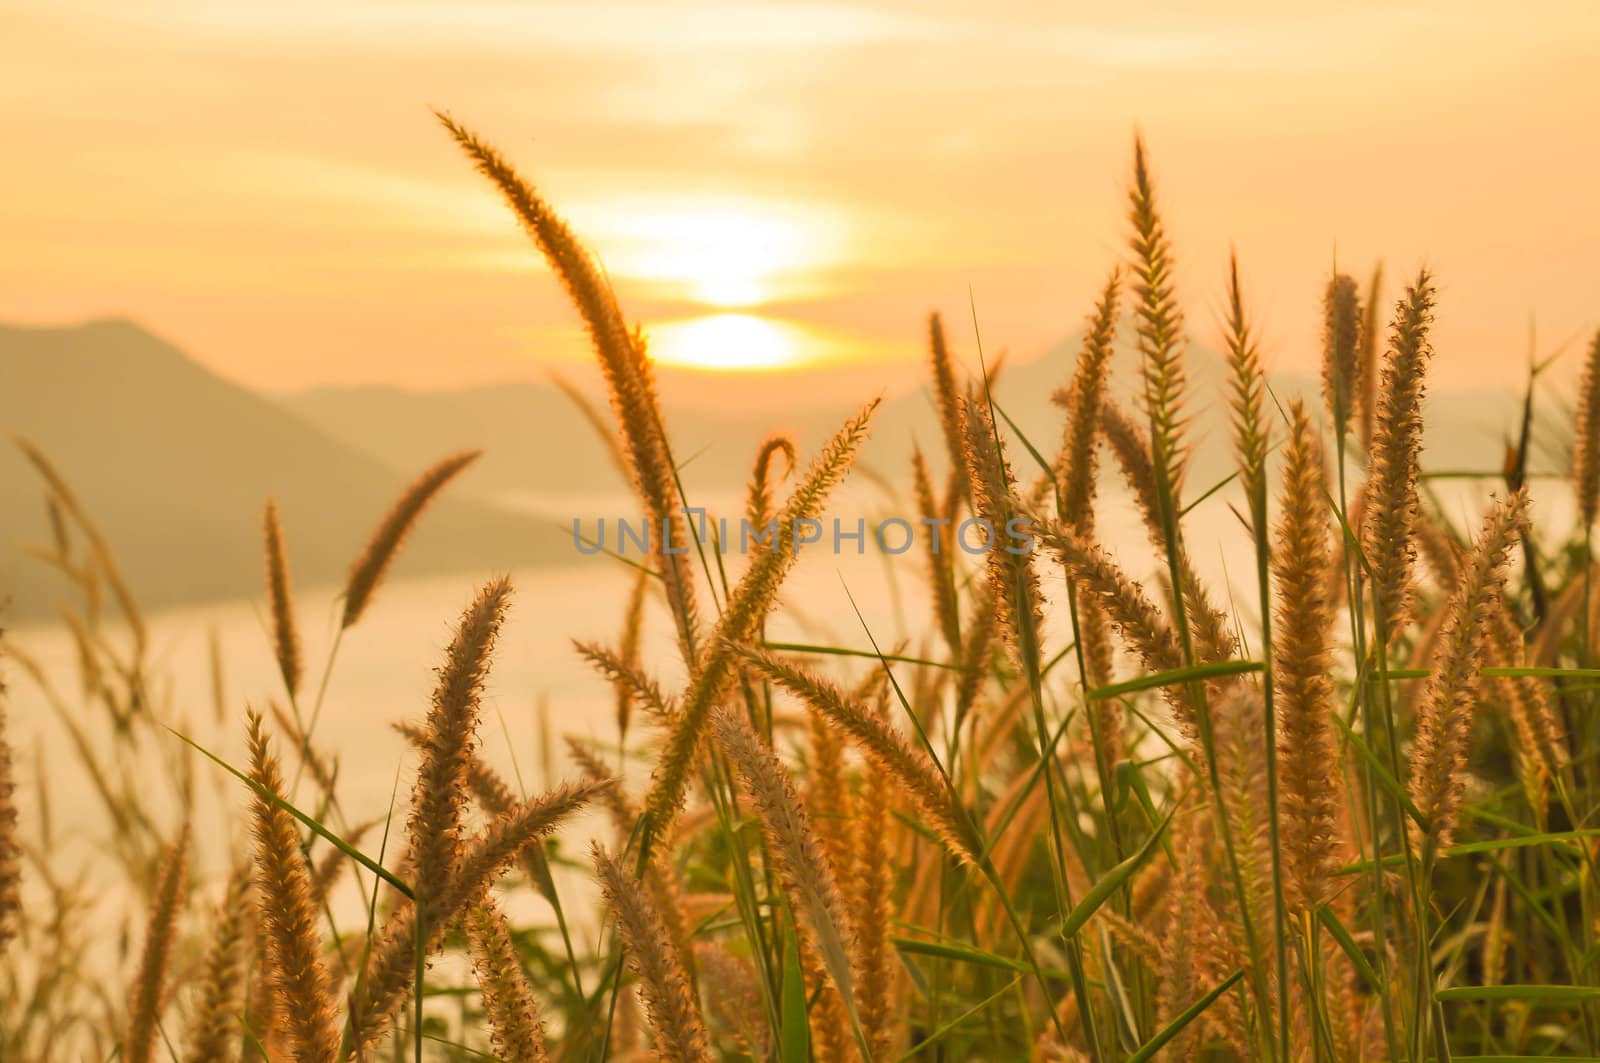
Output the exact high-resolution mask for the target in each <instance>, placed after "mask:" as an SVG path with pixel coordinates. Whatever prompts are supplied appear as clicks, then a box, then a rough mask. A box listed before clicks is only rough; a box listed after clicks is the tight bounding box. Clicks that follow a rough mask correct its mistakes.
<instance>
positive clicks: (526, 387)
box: [280, 327, 1550, 496]
mask: <svg viewBox="0 0 1600 1063" xmlns="http://www.w3.org/2000/svg"><path fill="white" fill-rule="evenodd" d="M1122 333H1123V337H1124V343H1123V345H1122V346H1121V347H1120V348H1119V350H1118V353H1117V357H1116V359H1115V364H1114V366H1113V370H1112V381H1113V385H1112V393H1113V394H1114V395H1115V396H1116V397H1117V398H1118V400H1119V401H1121V402H1122V403H1124V404H1125V405H1127V406H1128V407H1129V408H1133V407H1134V405H1135V398H1136V395H1137V394H1138V392H1139V390H1140V387H1141V385H1140V378H1139V375H1138V356H1137V354H1136V352H1135V351H1134V350H1133V348H1132V345H1131V339H1129V337H1131V335H1132V329H1131V328H1127V327H1125V328H1124V329H1123V330H1122ZM1080 342H1081V341H1080V339H1079V338H1077V337H1073V338H1070V339H1067V340H1063V341H1062V342H1060V343H1058V344H1057V345H1056V346H1054V347H1053V348H1051V349H1050V351H1048V352H1047V353H1046V354H1044V355H1043V356H1041V357H1039V358H1036V359H1034V360H1032V361H1027V362H1017V363H1014V364H1010V365H1007V366H1005V367H1004V368H1003V369H1002V370H1001V371H1000V373H999V376H998V381H997V383H996V385H995V388H994V397H995V401H996V402H997V403H998V404H999V406H1000V408H1001V409H1002V411H1003V412H1004V413H1005V415H1006V416H1007V417H1009V418H1010V419H1011V421H1012V422H1014V424H1015V426H1016V427H1017V428H1018V429H1020V430H1021V431H1022V433H1023V434H1024V435H1026V436H1027V438H1028V440H1029V442H1031V443H1033V445H1034V446H1035V447H1037V448H1038V449H1039V450H1040V451H1041V452H1042V453H1044V454H1046V455H1047V456H1053V454H1054V452H1055V450H1056V449H1057V447H1059V445H1060V441H1061V431H1062V422H1061V411H1060V409H1059V408H1058V407H1056V406H1055V405H1054V404H1053V403H1052V402H1051V401H1050V400H1051V395H1052V394H1053V393H1054V392H1055V391H1056V390H1057V389H1059V388H1061V387H1064V386H1065V385H1066V384H1067V383H1068V381H1069V380H1070V379H1071V376H1072V372H1073V368H1074V365H1075V362H1076V359H1077V355H1078V348H1079V345H1080ZM1185 364H1186V369H1187V372H1188V377H1189V381H1188V388H1187V396H1188V400H1187V401H1188V405H1187V408H1186V411H1185V412H1186V414H1187V415H1188V416H1189V418H1190V421H1189V424H1188V427H1187V438H1188V440H1189V442H1190V443H1191V445H1192V447H1193V454H1192V457H1191V461H1190V477H1191V480H1192V482H1194V483H1196V484H1198V483H1200V482H1201V481H1202V480H1203V481H1205V482H1206V483H1207V484H1210V483H1213V482H1215V481H1216V480H1217V479H1220V478H1221V477H1223V476H1226V475H1227V474H1228V473H1229V472H1231V471H1232V468H1233V465H1232V455H1231V450H1230V442H1229V434H1228V430H1227V424H1228V416H1229V413H1228V408H1227V401H1226V395H1225V393H1224V389H1225V380H1226V366H1225V363H1224V360H1223V358H1222V356H1221V355H1219V354H1218V353H1216V352H1215V351H1212V350H1210V349H1207V348H1205V347H1201V346H1198V345H1191V347H1190V348H1189V350H1188V352H1187V355H1186V360H1185ZM1442 368H1443V367H1442V366H1436V367H1435V373H1436V375H1437V374H1438V373H1439V372H1440V371H1441V370H1442ZM770 381H771V378H770V377H766V378H763V379H758V380H755V381H754V382H753V383H752V385H751V386H752V387H758V386H763V385H764V384H765V385H766V386H777V387H781V386H782V385H781V383H770ZM1270 384H1271V387H1272V391H1273V394H1274V395H1275V396H1276V397H1277V399H1278V400H1279V401H1282V402H1288V401H1289V399H1291V398H1293V397H1301V398H1304V399H1305V400H1306V401H1307V402H1308V403H1309V404H1310V405H1311V407H1312V409H1313V410H1316V409H1317V408H1318V404H1319V403H1320V398H1319V394H1320V392H1319V388H1320V382H1319V380H1318V378H1317V377H1316V376H1314V375H1312V374H1309V373H1273V374H1271V376H1270ZM1440 384H1441V382H1438V381H1436V385H1435V389H1434V391H1433V393H1431V394H1430V396H1429V398H1428V400H1427V403H1428V408H1429V411H1430V412H1429V421H1428V430H1427V432H1426V433H1425V439H1424V445H1425V447H1426V459H1427V461H1428V462H1429V463H1431V464H1432V465H1433V466H1435V467H1448V468H1451V469H1464V468H1475V469H1496V468H1498V467H1499V466H1500V463H1501V460H1502V456H1503V453H1504V446H1505V443H1506V441H1507V440H1508V439H1509V438H1511V436H1512V435H1514V433H1515V430H1516V426H1517V423H1518V422H1517V417H1518V415H1519V414H1520V396H1519V395H1515V394H1509V393H1505V392H1489V391H1463V390H1447V389H1444V388H1442V387H1441V386H1440ZM870 397H871V395H870V394H859V395H843V394H841V395H839V396H837V397H836V398H835V399H833V400H832V401H824V402H813V403H811V404H809V405H807V406H805V407H799V408H793V409H788V410H784V411H783V412H781V413H778V414H770V413H765V414H763V413H756V414H752V413H749V412H745V411H740V410H734V411H730V412H726V413H722V412H719V413H707V412H705V411H703V410H693V411H685V410H679V409H675V408H674V406H673V404H672V403H671V402H670V400H669V401H666V402H664V407H665V408H664V410H663V417H664V418H665V419H666V422H667V427H668V431H669V433H670V435H671V438H672V442H673V447H674V451H675V454H676V456H677V458H678V459H679V460H680V461H682V462H685V469H684V478H685V480H686V482H688V483H689V484H690V487H691V492H692V490H693V488H694V487H695V486H700V487H704V488H706V489H710V490H721V491H726V490H729V489H731V488H736V487H737V486H738V485H740V484H742V483H743V482H744V481H745V479H746V478H747V477H748V476H749V472H750V463H751V460H752V458H753V456H754V454H755V452H756V449H757V447H758V446H759V445H760V443H761V441H762V439H763V438H765V437H766V436H767V435H768V434H769V433H770V432H771V431H773V430H783V431H788V432H791V433H793V434H794V435H795V437H796V439H797V441H798V442H799V443H800V444H801V449H802V457H803V456H804V455H805V454H809V453H811V452H813V451H814V450H815V448H816V447H817V446H818V445H820V443H821V442H822V441H823V440H824V439H825V438H826V437H827V435H828V434H829V433H830V432H832V431H833V430H834V429H835V428H837V427H838V425H839V424H841V423H842V422H843V420H844V419H845V417H847V416H848V415H849V414H850V413H851V412H853V411H854V410H855V409H857V408H858V407H859V405H860V403H861V402H863V401H865V400H866V399H868V398H870ZM280 400H281V401H282V402H283V403H284V404H285V405H286V406H287V407H288V408H289V409H291V410H293V411H294V412H296V413H298V414H299V415H300V416H302V417H304V418H305V420H306V421H307V422H309V423H311V424H313V425H316V426H317V427H319V428H321V429H322V430H323V431H324V432H326V433H328V434H329V435H330V436H333V437H334V438H337V439H340V440H341V441H343V442H345V443H346V444H348V445H349V446H351V447H354V448H358V449H362V450H365V451H366V452H367V453H369V454H371V455H373V456H374V457H377V458H378V459H380V460H382V461H385V462H388V463H390V464H401V465H404V464H408V463H414V462H415V461H416V460H417V459H418V458H419V457H420V455H422V454H424V453H427V452H430V451H432V450H434V449H437V448H438V447H439V446H440V445H441V444H442V443H443V442H444V440H446V439H451V440H466V441H468V442H470V444H471V445H473V446H477V447H482V448H483V449H484V451H485V458H484V462H483V469H482V470H481V475H480V478H479V480H478V484H479V485H480V487H481V489H483V490H485V491H488V492H492V493H495V494H504V495H513V494H516V495H522V496H528V495H540V494H543V493H555V494H568V493H586V492H588V491H591V490H593V489H594V488H595V487H596V485H602V486H605V487H615V486H619V485H620V484H621V483H622V481H621V480H620V479H619V477H618V475H617V473H616V472H615V471H614V470H613V469H612V467H611V465H610V462H609V459H608V457H607V454H606V451H605V448H604V447H603V445H602V444H601V442H600V441H599V440H598V439H597V438H596V436H595V434H594V430H593V428H592V427H591V426H590V425H589V424H588V423H587V422H586V421H585V420H584V418H583V417H582V415H581V414H580V413H579V412H578V410H577V409H576V407H575V406H574V405H573V403H572V401H571V400H570V399H568V398H567V396H565V395H563V394H562V393H561V392H560V390H559V389H558V388H556V387H555V386H554V385H553V384H549V383H542V382H535V381H512V382H507V383H504V384H497V385H483V386H476V387H472V388H463V389H454V390H442V391H408V390H404V389H399V388H388V387H352V388H317V389H313V390H310V391H304V392H298V393H292V394H285V395H282V396H280ZM595 401H596V405H597V406H598V407H599V409H600V412H601V413H602V415H604V416H606V417H609V411H608V410H607V409H606V408H605V404H604V400H601V399H597V400H595ZM1268 413H1269V416H1274V417H1275V416H1276V411H1275V410H1273V409H1271V408H1270V407H1269V410H1268ZM1544 416H1545V418H1546V420H1548V419H1549V417H1550V412H1549V411H1548V410H1546V412H1545V415H1544ZM1007 431H1008V432H1009V429H1007ZM939 432H940V430H939V425H938V421H937V417H936V415H935V411H934V405H933V399H932V394H931V392H930V390H929V388H928V387H927V386H926V385H925V386H923V387H920V388H917V389H915V390H913V391H910V392H908V393H906V394H903V395H899V396H896V397H893V398H890V399H888V400H887V401H885V402H884V403H883V404H882V406H881V407H880V408H879V410H878V412H877V414H876V415H875V416H874V418H873V424H872V433H871V436H870V438H869V439H868V442H867V444H866V446H865V448H864V449H863V451H862V457H861V461H862V464H863V465H864V466H865V467H866V468H867V469H869V470H871V471H873V472H875V473H877V474H878V475H880V476H882V477H884V478H886V479H889V480H891V481H898V480H901V479H903V478H904V477H905V476H906V475H907V468H908V463H909V460H910V454H911V448H912V445H913V443H915V444H917V445H920V446H921V448H922V450H923V452H924V453H925V454H927V455H929V457H930V460H932V461H933V462H934V463H935V464H936V465H937V464H938V463H939V462H940V461H941V460H942V457H943V454H944V445H943V442H942V440H941V437H940V434H939ZM552 438H554V439H557V440H560V441H561V445H560V460H559V461H550V460H549V459H548V457H546V456H544V455H543V453H542V451H543V449H544V447H543V444H545V443H547V442H548V441H549V440H550V439H552ZM1015 449H1016V452H1015V453H1013V454H1012V455H1011V460H1012V464H1013V466H1014V467H1015V468H1016V470H1017V472H1018V475H1019V476H1021V475H1024V474H1027V475H1031V474H1032V473H1033V472H1034V471H1035V470H1034V469H1032V468H1031V467H1029V466H1031V465H1032V459H1031V458H1030V457H1029V456H1028V455H1027V453H1026V451H1025V450H1023V448H1021V447H1017V448H1015ZM1540 456H1541V455H1540V454H1539V452H1537V451H1536V459H1537V458H1538V457H1540ZM1545 464H1549V462H1548V461H1547V462H1545Z"/></svg>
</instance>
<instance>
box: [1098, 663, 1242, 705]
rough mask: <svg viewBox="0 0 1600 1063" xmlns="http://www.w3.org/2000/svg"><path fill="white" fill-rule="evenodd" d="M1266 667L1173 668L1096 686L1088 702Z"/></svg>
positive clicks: (1220, 677)
mask: <svg viewBox="0 0 1600 1063" xmlns="http://www.w3.org/2000/svg"><path fill="white" fill-rule="evenodd" d="M1265 667H1266V666H1265V665H1263V664H1262V663H1261V662H1260V661H1212V662H1211V663H1210V664H1196V665H1191V666H1190V667H1188V668H1173V669H1171V670H1169V671H1165V672H1152V673H1151V674H1149V675H1142V676H1139V677H1138V678H1136V679H1129V680H1126V681H1125V682H1121V683H1111V684H1109V685H1107V686H1103V687H1095V688H1094V689H1093V690H1091V691H1089V694H1088V697H1089V700H1090V701H1105V700H1106V699H1107V698H1120V697H1122V696H1123V695H1125V694H1136V693H1138V692H1139V691H1141V690H1153V689H1155V688H1156V687H1170V686H1178V685H1180V684H1183V683H1198V682H1203V681H1205V680H1208V679H1222V678H1225V677H1227V676H1231V675H1247V674H1249V673H1251V672H1259V671H1262V670H1263V669H1264V668H1265Z"/></svg>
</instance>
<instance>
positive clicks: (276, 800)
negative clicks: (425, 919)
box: [167, 727, 416, 900]
mask: <svg viewBox="0 0 1600 1063" xmlns="http://www.w3.org/2000/svg"><path fill="white" fill-rule="evenodd" d="M167 730H169V731H172V733H173V734H174V735H176V736H177V738H178V739H179V740H180V741H181V742H183V744H184V745H186V746H189V747H190V748H191V749H193V750H194V751H195V752H197V753H200V754H201V755H202V756H204V757H205V758H206V759H207V760H209V761H211V762H212V763H213V764H215V765H217V767H219V768H222V769H223V770H224V771H226V772H228V774H230V775H232V776H233V777H234V778H236V779H238V780H239V781H240V782H242V783H244V784H245V785H246V786H248V787H250V789H252V790H254V791H255V792H256V793H258V794H260V795H261V796H262V797H265V798H266V799H267V800H269V801H271V802H272V803H273V804H275V805H277V806H278V807H279V808H282V809H283V810H284V811H285V812H287V813H289V815H291V816H293V817H294V818H295V819H297V820H299V821H300V822H301V823H304V824H305V825H306V826H307V827H309V828H311V829H312V830H314V831H316V832H317V834H318V836H319V837H321V838H322V839H323V840H324V841H326V842H327V843H328V844H329V845H332V846H333V847H334V848H336V849H338V850H339V851H340V852H341V853H343V854H344V855H346V856H348V857H349V858H350V859H352V860H354V861H355V862H356V863H358V864H360V865H361V866H362V867H364V868H366V869H367V870H368V871H371V872H372V873H373V874H374V875H377V876H378V877H379V878H381V879H383V881H385V882H387V883H388V884H389V885H391V886H393V887H394V888H395V889H397V890H399V891H400V892H401V894H403V895H404V896H405V897H406V898H407V899H409V900H415V899H416V898H415V895H414V894H412V892H411V887H410V886H408V885H406V884H405V883H404V882H401V881H400V880H399V879H397V878H395V877H394V875H392V874H390V873H389V872H388V871H386V870H384V867H383V865H382V864H380V863H378V862H377V861H376V860H374V859H372V857H370V856H368V855H367V854H366V853H363V852H362V851H361V850H360V849H357V848H356V847H355V846H353V845H351V844H350V843H349V842H347V841H345V840H344V839H343V838H341V837H339V836H338V835H337V834H335V833H333V831H331V830H329V829H328V828H327V827H324V826H323V825H322V824H321V823H319V822H317V821H316V820H315V819H313V818H312V817H310V816H308V815H306V814H305V813H304V812H302V811H300V810H299V809H298V808H296V807H294V806H293V805H291V804H290V803H289V802H287V801H285V800H284V799H283V798H281V797H279V796H278V795H277V794H275V793H273V792H272V791H271V790H268V789H267V788H266V787H264V786H262V785H261V784H260V783H258V782H256V781H255V780H254V779H252V778H250V776H248V775H246V774H245V773H244V772H242V771H240V770H239V769H238V768H235V767H234V766H233V765H232V764H229V763H228V762H227V761H225V760H223V759H222V758H221V757H219V756H217V755H216V754H215V753H213V752H211V750H209V749H207V748H205V747H204V746H202V745H200V743H198V742H196V741H195V740H194V739H192V738H190V737H189V736H188V735H186V734H183V733H182V732H180V731H175V730H173V729H172V728H171V727H168V728H167Z"/></svg>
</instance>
